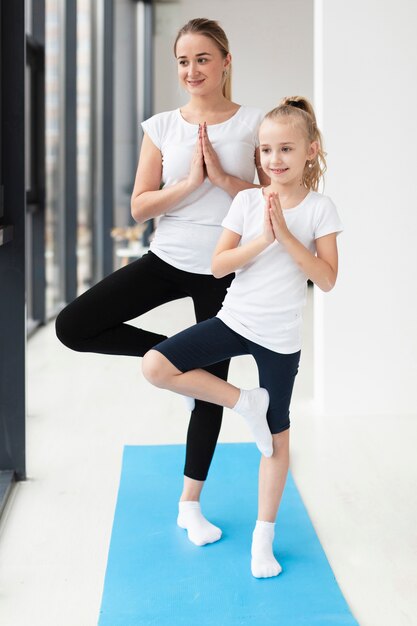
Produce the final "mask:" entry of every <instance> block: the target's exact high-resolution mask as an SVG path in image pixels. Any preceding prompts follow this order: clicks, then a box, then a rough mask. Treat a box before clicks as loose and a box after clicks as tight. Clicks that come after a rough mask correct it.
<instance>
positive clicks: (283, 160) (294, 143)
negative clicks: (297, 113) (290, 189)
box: [259, 119, 318, 186]
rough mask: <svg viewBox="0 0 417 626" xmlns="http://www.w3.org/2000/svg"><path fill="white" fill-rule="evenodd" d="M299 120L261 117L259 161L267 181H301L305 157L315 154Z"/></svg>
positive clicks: (312, 157) (282, 182)
mask: <svg viewBox="0 0 417 626" xmlns="http://www.w3.org/2000/svg"><path fill="white" fill-rule="evenodd" d="M301 124H302V122H294V121H293V120H291V122H288V121H281V120H271V119H267V120H264V121H263V122H262V124H261V127H260V129H259V142H260V151H261V165H262V169H263V170H264V172H265V173H266V174H267V175H268V176H269V177H270V179H271V183H279V184H281V185H285V186H290V185H293V184H297V185H298V184H302V175H303V171H304V167H305V164H306V162H307V161H308V160H311V159H314V157H315V156H316V154H317V149H318V144H317V142H316V141H313V142H312V143H309V142H308V141H307V138H306V134H305V132H304V130H303V128H302V126H301Z"/></svg>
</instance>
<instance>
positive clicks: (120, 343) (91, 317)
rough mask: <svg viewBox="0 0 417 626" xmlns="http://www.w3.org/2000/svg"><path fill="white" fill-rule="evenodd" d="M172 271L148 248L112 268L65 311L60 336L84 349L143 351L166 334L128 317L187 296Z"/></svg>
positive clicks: (58, 329)
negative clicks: (130, 260) (121, 266)
mask: <svg viewBox="0 0 417 626" xmlns="http://www.w3.org/2000/svg"><path fill="white" fill-rule="evenodd" d="M169 272H170V266H168V265H167V264H164V263H163V262H162V261H161V260H160V259H158V258H157V257H156V256H155V255H153V254H152V253H148V254H146V255H144V256H143V257H142V258H141V259H139V260H137V261H134V262H133V263H130V264H129V265H127V266H126V267H123V268H121V269H120V270H117V271H116V272H114V273H113V274H110V276H107V277H106V278H104V279H103V280H102V281H101V282H99V283H98V284H97V285H95V286H94V287H92V288H91V289H89V290H88V291H86V292H85V293H83V294H82V295H81V296H79V297H78V298H77V299H76V300H74V301H73V302H71V303H70V304H69V305H68V306H67V307H65V309H63V310H62V311H61V313H60V314H59V315H58V317H57V319H56V333H57V336H58V338H59V339H60V340H61V341H62V343H64V344H65V345H66V346H68V347H69V348H71V349H73V350H77V351H80V352H98V353H101V354H120V355H127V356H143V355H144V354H145V353H146V352H147V351H148V350H150V349H151V348H152V347H153V346H154V345H156V344H157V343H159V342H160V341H162V340H163V339H165V335H159V334H157V333H153V332H150V331H147V330H143V329H141V328H136V327H135V326H132V325H131V324H126V323H125V322H126V321H128V320H131V319H134V318H135V317H138V316H139V315H142V314H143V313H146V312H147V311H149V310H151V309H153V308H155V307H157V306H159V305H160V304H163V303H165V302H170V301H171V300H177V299H179V298H182V297H185V296H186V294H185V293H183V292H181V290H179V288H178V287H177V286H176V285H175V284H173V282H172V280H171V277H170V275H169Z"/></svg>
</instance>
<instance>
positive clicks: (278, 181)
mask: <svg viewBox="0 0 417 626" xmlns="http://www.w3.org/2000/svg"><path fill="white" fill-rule="evenodd" d="M259 138H260V148H261V164H262V169H263V171H264V172H265V174H266V175H268V176H269V177H270V180H271V184H270V185H269V186H268V187H266V188H265V189H247V190H245V191H242V192H240V193H239V194H237V196H236V197H235V199H234V201H233V202H232V205H231V207H230V211H229V213H228V215H227V216H226V218H225V219H224V220H223V226H224V230H223V233H222V235H221V237H220V239H219V242H218V244H217V247H216V249H215V252H214V256H213V260H212V271H213V274H214V276H215V277H216V278H218V279H222V277H224V276H227V275H229V274H230V273H231V272H236V277H235V278H234V280H233V282H232V283H231V286H230V288H229V289H228V292H227V295H226V298H225V300H224V302H223V306H222V308H221V309H220V311H219V312H218V313H217V316H216V317H213V318H212V319H210V320H207V321H205V322H202V323H199V324H197V325H196V326H193V327H191V328H189V329H187V330H185V331H183V332H182V333H179V334H178V335H175V336H174V337H171V339H168V340H166V341H163V342H162V343H160V344H158V345H157V346H155V347H154V349H152V350H150V352H148V354H146V355H145V357H144V359H143V372H144V374H145V376H146V378H147V379H148V380H149V381H150V382H151V383H153V384H154V385H156V386H158V387H163V388H165V389H171V390H172V391H176V392H178V393H182V394H186V395H189V396H192V397H195V398H198V399H200V400H204V401H206V402H213V403H216V404H219V405H222V406H226V407H229V408H233V409H234V410H235V411H237V412H238V413H240V414H241V415H242V416H243V417H244V418H245V419H246V421H247V422H248V425H249V427H250V429H251V430H252V434H253V436H254V439H255V441H256V443H257V446H258V448H259V449H260V451H261V452H262V455H263V456H262V457H261V463H260V471H259V501H258V520H257V522H256V526H255V530H254V533H253V540H252V562H251V569H252V574H253V576H255V577H257V578H263V577H270V576H276V575H277V574H279V573H280V571H281V566H280V565H279V563H278V561H277V560H276V559H275V557H274V554H273V550H272V542H273V538H274V525H275V519H276V515H277V511H278V506H279V503H280V500H281V495H282V492H283V488H284V484H285V480H286V476H287V471H288V464H289V426H290V421H289V405H290V400H291V394H292V389H293V384H294V379H295V376H296V374H297V370H298V363H299V358H300V328H301V308H302V306H303V303H304V298H305V291H306V284H307V279H310V280H312V281H313V282H314V283H315V284H316V285H317V286H318V287H319V288H320V289H322V290H324V291H329V290H330V289H332V288H333V286H334V284H335V282H336V277H337V264H338V257H337V245H336V236H337V233H338V232H340V231H341V223H340V220H339V217H338V215H337V211H336V208H335V206H334V204H333V203H332V201H331V200H330V198H328V197H326V196H323V195H321V194H319V193H317V187H318V183H319V181H320V178H321V176H322V174H323V172H324V169H325V158H324V153H323V148H322V141H321V135H320V132H319V130H318V128H317V125H316V119H315V115H314V111H313V109H312V106H311V104H310V103H309V102H308V101H307V100H306V99H305V98H301V97H294V98H285V99H284V100H283V101H282V102H281V104H280V105H279V106H278V107H277V108H275V109H274V110H272V111H271V112H270V113H268V114H267V115H266V117H265V119H264V121H263V123H262V125H261V128H260V133H259ZM241 354H252V355H253V357H254V358H255V360H256V363H257V366H258V370H259V382H260V388H257V389H253V390H243V389H238V388H236V387H234V386H233V385H231V384H229V383H227V382H225V381H223V380H221V379H220V378H218V377H216V376H213V374H211V373H209V372H207V371H203V370H201V369H198V368H201V367H206V366H207V365H209V364H213V363H217V362H218V361H221V360H223V359H226V358H230V357H233V356H237V355H241ZM179 521H180V520H179Z"/></svg>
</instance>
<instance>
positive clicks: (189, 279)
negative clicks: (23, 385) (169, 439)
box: [56, 252, 233, 480]
mask: <svg viewBox="0 0 417 626" xmlns="http://www.w3.org/2000/svg"><path fill="white" fill-rule="evenodd" d="M232 279H233V274H230V275H229V276H225V277H224V278H221V279H216V278H214V277H213V276H212V275H211V274H193V273H191V272H184V271H182V270H179V269H177V268H175V267H172V265H169V264H168V263H165V261H162V259H160V258H159V257H157V256H156V255H155V254H153V253H152V252H148V253H147V254H145V255H144V256H143V257H142V258H141V259H139V260H137V261H134V262H133V263H130V264H129V265H127V266H126V267H123V268H121V269H120V270H117V271H116V272H114V273H113V274H111V275H110V276H107V278H105V279H104V280H102V281H101V282H99V283H98V284H97V285H95V286H94V287H92V288H91V289H89V290H88V291H87V292H85V293H83V294H82V295H81V296H79V297H78V298H77V299H76V300H74V302H71V303H70V304H69V305H68V306H67V307H65V309H63V311H61V313H60V314H59V315H58V317H57V319H56V334H57V337H58V338H59V339H60V341H62V343H63V344H65V345H66V346H68V348H71V349H72V350H77V351H79V352H99V353H101V354H120V355H126V356H143V355H144V354H145V353H146V352H147V351H148V350H150V349H151V348H153V347H154V346H155V345H156V344H158V343H159V342H160V341H163V340H164V339H166V336H165V335H158V334H157V333H153V332H150V331H148V330H143V329H141V328H136V327H135V326H132V325H130V324H125V322H126V321H128V320H132V319H134V318H135V317H138V316H139V315H142V314H143V313H146V312H147V311H150V310H152V309H154V308H156V307H157V306H159V305H161V304H164V303H165V302H171V301H172V300H179V299H180V298H186V297H187V296H190V297H191V298H192V299H193V303H194V312H195V317H196V321H197V322H201V321H203V320H206V319H208V318H210V317H213V316H214V315H216V313H217V312H218V310H219V309H220V307H221V304H222V302H223V299H224V297H225V295H226V290H227V288H228V287H229V285H230V283H231V281H232ZM229 362H230V361H229V360H227V361H223V362H221V363H216V364H215V365H212V366H210V367H207V368H205V369H207V371H209V372H211V373H212V374H215V375H216V376H219V377H220V378H222V379H223V380H226V378H227V373H228V369H229ZM222 414H223V408H222V407H220V406H217V405H214V404H210V403H208V402H202V401H199V400H198V401H196V403H195V409H194V411H193V412H192V414H191V419H190V424H189V427H188V434H187V452H186V459H185V468H184V474H185V475H186V476H188V477H189V478H194V479H195V480H205V479H206V478H207V474H208V470H209V467H210V463H211V460H212V458H213V454H214V450H215V447H216V443H217V438H218V436H219V432H220V427H221V423H222Z"/></svg>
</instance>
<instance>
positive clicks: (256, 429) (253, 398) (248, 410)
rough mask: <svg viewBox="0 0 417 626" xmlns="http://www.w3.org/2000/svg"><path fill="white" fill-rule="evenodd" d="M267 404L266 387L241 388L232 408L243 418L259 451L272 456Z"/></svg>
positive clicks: (267, 394)
mask: <svg viewBox="0 0 417 626" xmlns="http://www.w3.org/2000/svg"><path fill="white" fill-rule="evenodd" d="M268 406H269V393H268V392H267V390H266V389H263V388H262V387H258V388H256V389H241V390H240V396H239V400H238V401H237V402H236V404H235V406H234V407H233V410H234V411H236V412H237V413H239V414H240V415H242V417H244V418H245V420H246V422H247V424H248V426H249V429H250V431H251V433H252V435H253V438H254V439H255V443H256V445H257V446H258V448H259V450H260V452H261V453H262V454H263V455H264V456H267V457H269V456H272V452H273V445H272V435H271V431H270V430H269V426H268V422H267V421H266V413H267V411H268Z"/></svg>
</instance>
